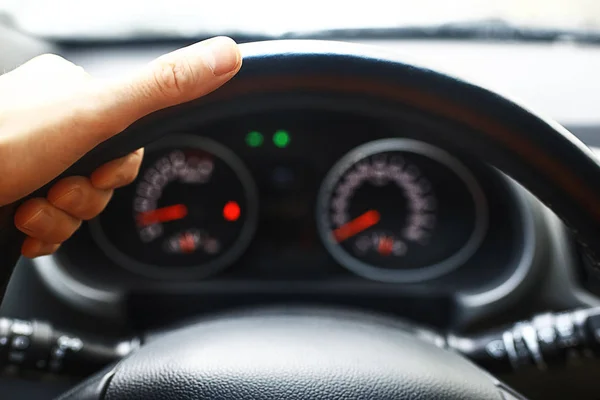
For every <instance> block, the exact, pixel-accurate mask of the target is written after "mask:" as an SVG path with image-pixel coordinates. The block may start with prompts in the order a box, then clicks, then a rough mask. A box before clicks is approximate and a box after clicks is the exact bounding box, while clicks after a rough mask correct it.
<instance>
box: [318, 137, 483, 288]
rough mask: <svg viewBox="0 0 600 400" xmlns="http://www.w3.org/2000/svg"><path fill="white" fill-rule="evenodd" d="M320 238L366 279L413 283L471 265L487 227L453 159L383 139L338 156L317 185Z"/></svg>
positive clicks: (473, 186) (467, 178) (476, 192)
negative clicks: (468, 263)
mask: <svg viewBox="0 0 600 400" xmlns="http://www.w3.org/2000/svg"><path fill="white" fill-rule="evenodd" d="M317 209H318V211H317V223H318V227H319V232H320V235H321V238H322V240H323V242H324V244H325V246H326V247H327V249H328V250H329V251H330V253H331V255H332V256H333V257H334V258H335V259H336V260H337V261H338V262H340V263H341V264H342V265H344V266H345V267H347V268H348V269H350V270H352V271H354V272H355V273H357V274H359V275H362V276H364V277H367V278H370V279H374V280H380V281H389V282H414V281H422V280H426V279H431V278H434V277H438V276H440V275H443V274H445V273H447V272H449V271H451V270H452V269H454V268H456V267H458V266H460V265H461V264H463V263H464V262H465V261H467V260H468V259H469V257H471V256H472V255H473V253H474V252H475V250H476V249H477V248H478V246H479V244H480V243H481V241H482V239H483V237H484V234H485V230H486V227H487V206H486V201H485V197H484V194H483V192H482V190H481V188H480V186H479V184H478V183H477V181H476V179H475V178H474V176H473V175H472V174H471V172H470V171H469V170H468V169H467V168H466V167H465V166H464V165H463V164H462V163H461V162H460V161H459V160H458V159H456V158H454V157H452V156H451V155H449V154H448V153H446V152H445V151H443V150H441V149H439V148H436V147H434V146H431V145H429V144H426V143H423V142H419V141H415V140H410V139H384V140H379V141H375V142H371V143H367V144H365V145H362V146H360V147H358V148H356V149H354V150H353V151H351V152H350V153H349V154H347V155H346V156H344V157H343V158H342V159H341V160H340V161H339V162H338V163H337V164H335V165H334V167H333V168H332V170H331V171H330V172H329V174H328V176H327V177H326V178H325V181H324V183H323V185H322V188H321V191H320V194H319V199H318V207H317Z"/></svg>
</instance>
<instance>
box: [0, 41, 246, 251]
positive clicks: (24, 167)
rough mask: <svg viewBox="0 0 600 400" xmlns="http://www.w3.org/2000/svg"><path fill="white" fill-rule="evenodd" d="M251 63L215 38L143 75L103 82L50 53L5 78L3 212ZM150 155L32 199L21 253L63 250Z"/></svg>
mask: <svg viewBox="0 0 600 400" xmlns="http://www.w3.org/2000/svg"><path fill="white" fill-rule="evenodd" d="M240 66H241V56H240V53H239V50H238V48H237V45H236V44H235V43H234V42H233V41H232V40H231V39H228V38H222V37H221V38H214V39H210V40H206V41H204V42H201V43H197V44H194V45H192V46H189V47H186V48H183V49H180V50H177V51H175V52H173V53H170V54H167V55H164V56H162V57H159V58H158V59H156V60H154V61H153V62H152V63H150V64H149V65H148V66H146V67H145V68H143V69H141V70H140V71H139V72H137V73H136V74H135V75H133V76H130V77H128V78H127V79H121V80H119V81H100V80H97V79H94V78H93V77H91V76H90V75H89V74H87V73H86V72H85V71H84V70H83V69H82V68H81V67H78V66H76V65H74V64H72V63H70V62H68V61H66V60H64V59H63V58H61V57H58V56H55V55H44V56H40V57H37V58H34V59H33V60H31V61H29V62H28V63H26V64H24V65H22V66H21V67H19V68H17V69H15V70H14V71H12V72H9V73H7V74H5V75H2V76H0V205H6V204H10V203H13V202H14V201H16V200H18V199H20V198H22V197H24V196H26V195H27V194H29V193H31V192H33V191H35V190H36V189H38V188H40V187H42V186H43V185H44V184H46V183H48V182H50V181H51V180H52V179H53V178H55V177H56V176H58V175H59V174H60V173H61V172H63V171H64V170H66V169H67V168H68V167H69V166H70V165H72V164H73V163H74V162H75V161H77V160H78V159H79V158H81V157H82V156H83V155H84V154H85V153H87V152H88V151H90V150H91V149H92V148H94V147H95V146H96V145H98V144H99V143H101V142H103V141H105V140H106V139H108V138H110V137H112V136H114V135H116V134H117V133H119V132H121V131H123V130H124V129H125V128H127V127H128V126H129V125H131V124H132V123H133V122H135V121H136V120H138V119H139V118H141V117H143V116H145V115H147V114H149V113H151V112H153V111H156V110H159V109H162V108H165V107H169V106H173V105H176V104H179V103H183V102H187V101H190V100H193V99H195V98H198V97H201V96H203V95H205V94H207V93H209V92H211V91H213V90H215V89H216V88H218V87H219V86H221V85H222V84H223V83H225V82H227V81H228V80H229V79H230V78H231V77H233V75H235V74H236V73H237V71H238V70H239V69H240ZM142 154H143V150H138V151H136V152H135V153H133V154H130V155H129V156H126V157H124V158H121V159H118V160H114V161H111V162H109V163H107V164H105V165H103V166H101V167H99V168H98V169H97V170H96V171H95V172H94V173H93V174H92V175H91V176H90V177H83V176H73V177H68V178H65V179H62V180H60V181H59V182H57V183H56V184H55V185H53V186H52V188H51V189H50V191H49V193H48V195H47V197H46V198H36V199H29V200H27V201H26V202H25V203H23V204H22V205H21V206H20V207H19V208H18V210H17V212H16V214H15V218H14V222H15V224H16V226H17V228H18V229H19V230H21V231H22V232H24V233H25V234H27V236H28V237H27V239H26V240H25V243H24V244H23V247H22V249H21V253H22V254H23V255H24V256H26V257H37V256H40V255H44V254H49V253H52V252H54V251H55V250H56V249H57V248H58V246H60V244H61V243H62V242H64V241H65V240H66V239H68V238H69V237H70V236H71V235H72V234H73V233H74V232H75V231H76V230H77V228H78V227H79V226H80V225H81V221H82V220H87V219H91V218H93V217H95V216H96V215H98V214H99V213H100V212H101V211H102V210H103V209H104V208H105V207H106V204H107V203H108V201H109V200H110V198H111V196H112V192H113V189H115V188H118V187H120V186H123V185H126V184H128V183H130V182H132V181H133V180H134V179H135V177H136V175H137V173H138V170H139V167H140V163H141V160H142Z"/></svg>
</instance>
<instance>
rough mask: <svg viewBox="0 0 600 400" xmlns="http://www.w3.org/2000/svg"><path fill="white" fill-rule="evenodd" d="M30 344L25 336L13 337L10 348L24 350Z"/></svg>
mask: <svg viewBox="0 0 600 400" xmlns="http://www.w3.org/2000/svg"><path fill="white" fill-rule="evenodd" d="M30 344H31V341H30V340H29V338H28V337H27V336H15V337H14V338H13V340H12V343H11V347H12V348H13V349H14V350H25V349H27V348H28V347H29V345H30Z"/></svg>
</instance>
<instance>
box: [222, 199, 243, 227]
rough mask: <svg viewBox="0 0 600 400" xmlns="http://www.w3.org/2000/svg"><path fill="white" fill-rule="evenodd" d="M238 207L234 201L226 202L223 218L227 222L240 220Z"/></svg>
mask: <svg viewBox="0 0 600 400" xmlns="http://www.w3.org/2000/svg"><path fill="white" fill-rule="evenodd" d="M240 214H241V210H240V205H239V204H238V203H237V202H236V201H228V202H227V203H225V207H223V218H225V219H226V220H227V221H231V222H233V221H237V220H238V219H239V218H240Z"/></svg>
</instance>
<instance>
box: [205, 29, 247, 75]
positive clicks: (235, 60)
mask: <svg viewBox="0 0 600 400" xmlns="http://www.w3.org/2000/svg"><path fill="white" fill-rule="evenodd" d="M198 46H203V51H206V56H205V57H206V63H207V65H208V67H209V68H210V69H211V70H212V73H213V75H215V76H223V75H227V74H229V73H233V72H237V71H238V70H239V69H240V67H241V66H242V55H241V53H240V49H239V47H238V45H237V43H236V42H235V41H234V40H233V39H231V38H230V37H227V36H217V37H214V38H212V39H208V40H205V41H204V42H201V43H198Z"/></svg>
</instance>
